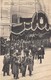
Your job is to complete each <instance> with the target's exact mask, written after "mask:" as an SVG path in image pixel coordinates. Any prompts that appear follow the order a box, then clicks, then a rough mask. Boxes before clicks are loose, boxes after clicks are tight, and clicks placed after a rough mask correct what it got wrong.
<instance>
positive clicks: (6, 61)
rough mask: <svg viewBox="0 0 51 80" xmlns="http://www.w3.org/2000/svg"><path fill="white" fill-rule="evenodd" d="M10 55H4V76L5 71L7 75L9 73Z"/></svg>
mask: <svg viewBox="0 0 51 80" xmlns="http://www.w3.org/2000/svg"><path fill="white" fill-rule="evenodd" d="M9 64H10V55H9V53H8V54H5V56H4V60H3V69H2V71H3V76H5V73H7V75H9V68H10V65H9Z"/></svg>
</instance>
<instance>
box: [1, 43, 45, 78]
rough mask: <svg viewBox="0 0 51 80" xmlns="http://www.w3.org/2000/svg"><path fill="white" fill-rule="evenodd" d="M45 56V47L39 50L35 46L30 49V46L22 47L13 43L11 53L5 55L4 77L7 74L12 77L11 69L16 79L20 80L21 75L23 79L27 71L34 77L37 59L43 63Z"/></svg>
mask: <svg viewBox="0 0 51 80" xmlns="http://www.w3.org/2000/svg"><path fill="white" fill-rule="evenodd" d="M44 54H45V53H44V46H43V45H41V47H39V48H37V47H36V46H35V45H34V44H33V45H31V47H29V45H28V46H23V47H22V46H20V45H19V44H18V43H14V44H13V43H12V44H11V47H10V53H7V54H5V55H4V60H3V69H2V71H3V76H5V75H6V73H7V75H8V76H10V69H11V73H12V75H13V78H14V79H19V73H21V74H22V77H25V76H26V71H27V70H28V72H29V76H32V72H33V67H34V59H35V57H37V58H38V59H39V60H40V63H42V59H43V58H44ZM10 66H11V67H10Z"/></svg>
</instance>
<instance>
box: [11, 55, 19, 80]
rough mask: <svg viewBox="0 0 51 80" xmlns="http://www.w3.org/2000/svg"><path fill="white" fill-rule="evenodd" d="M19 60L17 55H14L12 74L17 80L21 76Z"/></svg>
mask: <svg viewBox="0 0 51 80" xmlns="http://www.w3.org/2000/svg"><path fill="white" fill-rule="evenodd" d="M19 64H20V62H19V58H18V56H17V55H16V54H14V56H13V64H12V74H13V76H14V78H15V79H18V78H19V77H18V75H19Z"/></svg>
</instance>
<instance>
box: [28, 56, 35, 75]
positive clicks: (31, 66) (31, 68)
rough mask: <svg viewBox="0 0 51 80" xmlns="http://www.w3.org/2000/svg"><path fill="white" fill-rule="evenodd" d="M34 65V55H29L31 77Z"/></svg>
mask: <svg viewBox="0 0 51 80" xmlns="http://www.w3.org/2000/svg"><path fill="white" fill-rule="evenodd" d="M33 65H34V61H33V57H32V55H29V57H28V70H29V76H31V75H32V71H33Z"/></svg>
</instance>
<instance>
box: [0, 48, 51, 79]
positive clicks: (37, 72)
mask: <svg viewBox="0 0 51 80" xmlns="http://www.w3.org/2000/svg"><path fill="white" fill-rule="evenodd" d="M2 62H3V56H0V80H14V79H13V75H12V74H11V72H10V76H5V77H3V75H2V66H3V64H2ZM28 74H29V73H28V71H27V72H26V77H22V76H21V74H19V77H20V78H19V79H18V80H51V49H45V58H44V60H43V62H42V64H39V60H35V65H34V71H33V75H32V76H31V77H30V76H29V75H28Z"/></svg>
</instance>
